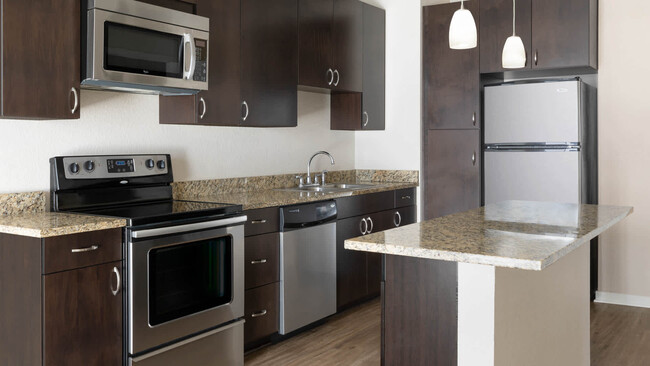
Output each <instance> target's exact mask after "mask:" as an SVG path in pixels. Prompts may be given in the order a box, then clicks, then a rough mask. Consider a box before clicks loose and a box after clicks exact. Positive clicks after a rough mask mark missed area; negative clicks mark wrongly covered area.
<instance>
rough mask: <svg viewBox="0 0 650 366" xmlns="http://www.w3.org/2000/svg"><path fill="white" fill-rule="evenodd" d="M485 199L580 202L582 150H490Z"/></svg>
mask: <svg viewBox="0 0 650 366" xmlns="http://www.w3.org/2000/svg"><path fill="white" fill-rule="evenodd" d="M483 164H484V167H485V203H486V204H489V203H495V202H500V201H508V200H524V201H551V202H562V203H580V195H581V192H580V187H581V184H580V153H579V152H520V151H486V152H485V160H484V161H483Z"/></svg>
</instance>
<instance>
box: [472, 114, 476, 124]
mask: <svg viewBox="0 0 650 366" xmlns="http://www.w3.org/2000/svg"><path fill="white" fill-rule="evenodd" d="M472 124H473V125H474V126H476V112H474V113H472Z"/></svg>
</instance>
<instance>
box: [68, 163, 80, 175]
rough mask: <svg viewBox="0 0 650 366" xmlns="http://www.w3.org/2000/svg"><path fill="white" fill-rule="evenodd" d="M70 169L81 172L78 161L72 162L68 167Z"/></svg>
mask: <svg viewBox="0 0 650 366" xmlns="http://www.w3.org/2000/svg"><path fill="white" fill-rule="evenodd" d="M68 169H70V173H72V174H77V173H79V164H77V163H72V164H70V166H69V167H68Z"/></svg>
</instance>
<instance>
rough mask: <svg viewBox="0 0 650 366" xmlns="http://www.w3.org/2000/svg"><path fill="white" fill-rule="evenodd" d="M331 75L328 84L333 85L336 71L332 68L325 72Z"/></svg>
mask: <svg viewBox="0 0 650 366" xmlns="http://www.w3.org/2000/svg"><path fill="white" fill-rule="evenodd" d="M327 75H330V81H328V82H327V85H332V83H333V82H334V71H332V69H327V72H326V73H325V76H326V77H327Z"/></svg>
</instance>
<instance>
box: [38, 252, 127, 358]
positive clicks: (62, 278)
mask: <svg viewBox="0 0 650 366" xmlns="http://www.w3.org/2000/svg"><path fill="white" fill-rule="evenodd" d="M121 267H122V262H121V261H120V262H113V263H107V264H103V265H99V266H93V267H86V268H81V269H76V270H72V271H65V272H59V273H54V274H50V275H46V276H43V330H44V339H43V347H44V349H45V354H44V356H45V357H44V362H43V364H44V365H53V366H54V365H97V366H100V365H121V364H122V293H121V292H119V293H117V294H116V295H113V293H112V292H111V282H113V284H112V286H116V284H115V281H116V277H115V276H114V274H113V271H114V270H115V271H118V273H120V275H121Z"/></svg>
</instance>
